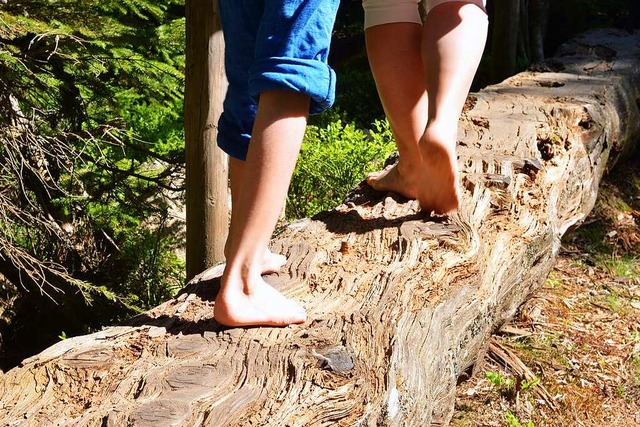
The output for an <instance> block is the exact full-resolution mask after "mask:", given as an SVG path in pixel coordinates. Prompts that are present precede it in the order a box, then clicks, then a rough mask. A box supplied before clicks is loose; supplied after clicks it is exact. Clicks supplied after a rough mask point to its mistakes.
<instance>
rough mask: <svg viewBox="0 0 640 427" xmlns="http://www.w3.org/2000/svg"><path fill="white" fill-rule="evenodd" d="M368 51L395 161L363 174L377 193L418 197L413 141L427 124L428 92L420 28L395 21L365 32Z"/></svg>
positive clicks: (416, 155) (419, 161)
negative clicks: (395, 148) (392, 139)
mask: <svg viewBox="0 0 640 427" xmlns="http://www.w3.org/2000/svg"><path fill="white" fill-rule="evenodd" d="M365 37H366V41H367V54H368V57H369V64H370V65H371V71H372V72H373V76H374V78H375V80H376V86H377V88H378V93H379V94H380V100H381V101H382V106H383V107H384V110H385V113H386V115H387V118H388V120H389V124H390V125H391V129H392V131H393V134H394V137H395V139H396V144H397V146H398V153H399V155H400V160H399V161H398V163H397V164H396V165H394V166H391V167H390V168H388V169H385V170H383V171H380V172H376V173H373V174H371V175H369V176H368V178H367V182H368V183H369V185H371V186H372V187H373V188H374V189H376V190H379V191H393V192H395V193H399V194H402V195H403V196H405V197H408V198H410V199H416V198H417V197H418V187H419V184H420V178H421V177H420V169H421V168H422V159H421V154H420V149H419V146H418V141H419V140H420V138H421V137H422V134H423V133H424V129H425V127H426V125H427V115H426V114H425V112H426V111H427V94H426V87H425V82H424V72H423V66H422V59H421V53H420V52H421V39H422V27H421V25H419V24H414V23H408V22H400V23H393V24H384V25H378V26H375V27H370V28H367V30H366V31H365Z"/></svg>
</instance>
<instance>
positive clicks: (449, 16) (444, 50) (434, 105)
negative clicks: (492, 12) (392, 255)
mask: <svg viewBox="0 0 640 427" xmlns="http://www.w3.org/2000/svg"><path fill="white" fill-rule="evenodd" d="M487 26H488V22H487V15H486V12H485V11H484V10H482V9H481V8H479V7H478V6H476V5H474V4H470V3H460V2H453V3H444V4H442V5H440V6H437V7H435V8H434V9H433V10H431V11H430V12H429V14H428V15H427V17H426V20H425V24H424V29H423V39H422V54H423V57H422V60H423V63H424V67H425V82H426V87H427V94H428V96H429V110H428V111H429V115H428V124H427V128H426V130H425V132H424V135H423V136H422V138H421V139H420V152H421V154H422V161H423V167H422V169H421V179H420V185H419V191H418V200H419V202H420V206H421V207H422V208H423V209H425V210H433V211H434V212H436V213H446V212H449V211H452V210H455V209H457V208H458V207H459V205H460V190H459V182H458V181H459V179H458V162H457V158H456V137H457V131H458V120H459V118H460V114H461V113H462V107H463V106H464V102H465V100H466V98H467V94H468V92H469V89H470V87H471V83H472V82H473V77H474V75H475V73H476V70H477V68H478V64H479V63H480V59H481V58H482V51H483V49H484V45H485V40H486V37H487Z"/></svg>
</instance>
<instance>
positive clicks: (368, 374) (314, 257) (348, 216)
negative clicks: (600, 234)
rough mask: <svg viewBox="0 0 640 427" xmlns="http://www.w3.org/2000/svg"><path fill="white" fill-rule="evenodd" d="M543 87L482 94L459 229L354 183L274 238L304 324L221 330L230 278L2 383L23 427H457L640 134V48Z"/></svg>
mask: <svg viewBox="0 0 640 427" xmlns="http://www.w3.org/2000/svg"><path fill="white" fill-rule="evenodd" d="M539 68H540V70H542V71H540V72H527V73H522V74H519V75H517V76H515V77H513V78H510V79H508V80H506V81H505V82H503V83H501V84H499V85H495V86H491V87H489V88H487V89H486V90H483V91H481V92H480V93H476V94H473V95H471V96H470V97H469V101H468V103H467V107H466V109H465V113H464V117H463V120H462V123H461V127H460V133H459V161H460V167H461V171H462V172H461V173H462V180H463V189H464V190H463V192H464V196H463V205H462V207H461V209H460V211H459V212H458V213H457V214H455V215H453V216H450V217H440V218H432V217H427V216H424V215H423V214H421V213H419V212H418V208H417V204H416V202H414V201H406V200H400V199H398V198H396V197H395V196H393V195H391V194H388V195H383V194H376V193H372V192H371V191H370V190H369V189H367V187H365V186H361V187H359V188H356V189H355V190H354V191H353V192H352V193H351V194H350V195H349V196H348V198H347V200H346V201H345V203H344V204H342V205H341V206H339V207H337V208H336V209H334V210H332V211H330V212H325V213H322V214H320V215H318V216H316V217H315V218H313V219H307V220H302V221H298V222H295V223H293V224H291V225H290V226H289V227H288V228H287V229H286V230H285V231H284V232H283V233H282V234H281V235H279V236H278V237H277V238H276V239H274V240H273V241H272V246H273V248H274V249H275V250H276V251H278V252H281V253H284V254H286V255H287V256H288V258H289V261H288V263H287V265H286V267H285V269H284V270H283V272H281V273H280V274H277V275H271V276H269V277H267V280H268V281H269V282H270V283H271V284H273V285H274V286H276V287H278V288H279V289H281V290H282V291H283V292H284V294H285V295H287V296H288V297H290V298H294V299H296V300H298V301H301V302H302V304H303V305H304V306H305V307H306V308H307V310H308V319H309V320H308V322H307V323H306V324H304V325H300V326H293V327H288V328H284V329H272V328H253V329H225V328H221V327H220V326H219V325H217V324H216V323H215V321H214V320H213V318H212V315H213V309H214V307H213V299H214V295H215V291H216V287H217V281H218V277H219V274H220V271H221V268H220V267H217V268H213V269H211V270H209V271H207V272H205V273H203V274H201V275H200V276H198V277H196V278H195V279H194V280H193V281H192V282H191V283H190V284H189V285H188V286H187V287H186V288H185V290H184V291H183V292H182V293H181V294H180V295H179V296H178V297H176V298H175V299H173V300H171V301H168V302H167V303H165V304H163V305H161V306H159V307H157V308H155V309H153V310H151V311H149V312H148V313H145V314H144V315H141V316H138V317H137V318H135V319H133V320H132V321H131V323H130V324H129V325H128V326H120V327H111V328H107V329H105V330H103V331H101V332H98V333H95V334H92V335H87V336H81V337H75V338H71V339H67V340H65V341H62V342H60V343H58V344H56V345H54V346H53V347H51V348H49V349H48V350H46V351H44V352H42V353H41V354H39V355H37V356H35V357H32V358H30V359H28V360H25V361H24V362H23V363H22V365H21V366H20V367H18V368H15V369H13V370H11V371H9V372H7V373H6V374H4V376H2V377H0V395H1V396H2V397H1V402H0V419H2V420H3V421H4V423H7V424H10V425H59V426H62V425H74V426H76V425H82V426H84V425H87V426H125V425H134V426H151V425H162V426H199V425H205V426H246V425H254V426H258V425H269V426H335V425H343V426H352V425H359V426H378V425H403V426H405V425H406V426H409V425H412V426H427V425H446V424H447V423H448V422H449V420H450V419H451V416H452V412H453V404H454V398H455V386H456V381H457V379H458V377H459V376H460V375H461V374H463V373H464V372H465V371H466V370H468V369H469V368H470V367H471V366H472V365H473V364H474V363H475V361H476V360H477V359H478V357H482V355H483V352H484V351H486V347H487V345H488V341H487V338H488V336H489V334H490V333H491V332H492V331H493V330H494V329H495V328H496V327H498V326H499V325H501V324H502V323H503V322H505V321H506V320H507V319H509V318H510V317H511V316H512V315H513V314H514V312H515V310H516V309H517V308H518V306H519V305H520V304H522V303H523V302H524V301H525V300H526V299H527V298H528V297H529V296H530V295H531V294H532V293H534V292H535V291H536V290H537V289H538V288H539V287H540V286H541V284H542V283H543V282H544V280H545V279H546V277H547V274H548V273H549V271H550V270H551V268H552V266H553V263H554V258H555V255H556V253H557V251H558V249H559V247H560V239H561V237H562V235H563V234H564V233H565V232H566V231H567V229H569V228H571V227H575V226H576V225H577V224H579V223H580V222H581V221H582V220H583V219H584V218H585V216H586V215H587V213H588V212H589V211H590V210H591V208H592V207H593V204H594V203H595V200H596V195H597V189H598V184H599V181H600V179H601V177H602V175H603V174H604V173H605V171H606V169H607V167H609V166H610V165H611V164H612V162H613V161H614V160H615V159H616V158H617V157H618V156H619V155H621V154H622V153H623V152H624V151H625V150H627V149H629V148H630V147H631V145H632V143H633V142H634V141H635V140H636V139H637V138H638V137H639V136H640V114H639V112H638V99H639V93H640V33H635V34H628V33H621V32H614V31H604V30H601V31H596V32H591V33H588V34H586V35H584V36H582V37H579V38H578V39H576V40H574V41H573V42H571V43H569V44H567V45H565V46H564V47H563V48H562V49H561V51H560V53H559V54H558V56H557V57H556V58H554V59H553V60H552V61H551V62H548V63H546V64H540V66H539Z"/></svg>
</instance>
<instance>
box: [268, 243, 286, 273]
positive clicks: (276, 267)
mask: <svg viewBox="0 0 640 427" xmlns="http://www.w3.org/2000/svg"><path fill="white" fill-rule="evenodd" d="M286 263H287V257H285V256H284V255H280V254H276V253H273V252H271V251H270V250H269V248H267V250H266V251H265V252H264V257H263V258H262V274H270V273H275V272H277V271H280V269H281V268H282V267H283V266H284V265H285V264H286Z"/></svg>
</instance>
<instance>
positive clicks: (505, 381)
mask: <svg viewBox="0 0 640 427" xmlns="http://www.w3.org/2000/svg"><path fill="white" fill-rule="evenodd" d="M484 375H485V377H486V378H487V379H488V380H489V382H491V384H493V385H494V386H495V387H496V388H497V389H498V391H499V392H500V393H503V394H504V393H510V392H511V391H512V390H513V388H514V386H515V385H516V380H514V379H513V378H506V377H504V376H503V375H502V374H500V373H499V372H486V373H485V374H484Z"/></svg>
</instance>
